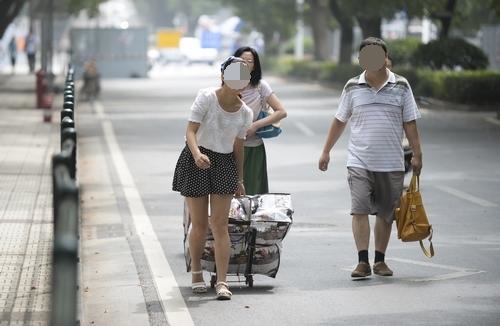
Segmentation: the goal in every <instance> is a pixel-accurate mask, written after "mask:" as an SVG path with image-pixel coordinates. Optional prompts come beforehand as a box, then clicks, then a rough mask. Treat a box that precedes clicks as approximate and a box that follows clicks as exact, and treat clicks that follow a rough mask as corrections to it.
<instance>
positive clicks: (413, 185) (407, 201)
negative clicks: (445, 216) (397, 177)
mask: <svg viewBox="0 0 500 326" xmlns="http://www.w3.org/2000/svg"><path fill="white" fill-rule="evenodd" d="M419 186H420V180H419V177H418V176H417V175H415V174H414V175H413V176H412V178H411V181H410V185H409V187H408V189H407V190H406V192H405V193H404V194H403V195H402V196H401V199H400V202H399V207H398V208H396V210H395V215H396V225H397V227H398V238H399V239H401V240H402V241H403V242H410V241H419V242H420V247H421V248H422V251H423V252H424V254H425V255H426V256H427V257H429V258H431V257H433V256H434V246H433V245H432V225H431V224H429V220H428V218H427V214H426V213H425V209H424V204H423V202H422V196H420V190H419ZM426 238H428V240H429V243H430V247H429V250H427V249H426V248H425V247H424V244H423V242H422V240H424V239H426Z"/></svg>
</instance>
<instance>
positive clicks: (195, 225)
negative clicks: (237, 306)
mask: <svg viewBox="0 0 500 326" xmlns="http://www.w3.org/2000/svg"><path fill="white" fill-rule="evenodd" d="M186 203H187V205H188V208H189V214H190V216H191V225H192V227H191V232H190V233H189V253H190V255H191V271H195V272H196V271H200V270H201V261H200V260H201V256H202V254H203V250H204V248H205V240H206V238H207V230H208V229H207V228H208V196H204V197H186ZM192 281H193V282H201V281H203V275H202V274H193V275H192Z"/></svg>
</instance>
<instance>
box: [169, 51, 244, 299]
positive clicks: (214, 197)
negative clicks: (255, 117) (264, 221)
mask: <svg viewBox="0 0 500 326" xmlns="http://www.w3.org/2000/svg"><path fill="white" fill-rule="evenodd" d="M221 72H222V86H221V87H218V88H207V89H202V90H200V91H199V93H198V96H197V97H196V99H195V101H194V103H193V105H192V107H191V115H190V117H189V122H188V126H187V130H186V143H187V144H186V146H185V147H184V150H183V151H182V153H181V154H180V157H179V159H178V161H177V165H176V167H175V173H174V178H173V186H172V189H173V190H174V191H179V192H180V193H181V195H183V196H184V197H185V200H186V203H187V205H188V209H189V214H190V217H191V223H192V229H191V232H190V234H189V251H190V255H191V271H192V291H193V292H194V293H204V292H207V286H206V284H205V282H204V280H203V273H202V267H201V257H202V254H203V251H204V247H205V240H206V236H207V228H208V224H209V216H208V214H209V209H208V207H209V204H210V229H211V231H212V234H213V236H214V240H215V265H216V270H217V284H216V294H217V299H219V300H229V299H231V295H232V293H231V292H230V291H229V286H228V284H227V282H226V274H227V269H228V264H229V254H230V245H231V242H230V239H229V232H228V219H229V208H230V205H231V199H232V198H233V195H235V194H236V195H245V187H244V184H243V160H244V141H245V137H246V131H247V129H248V127H250V124H251V123H252V110H251V109H250V108H249V107H248V106H247V105H246V104H245V103H244V102H243V101H242V100H241V99H240V97H239V94H240V92H241V90H242V89H243V88H244V87H245V86H246V85H247V84H248V82H249V81H250V70H249V69H248V67H247V66H246V63H245V61H244V60H243V59H240V58H236V57H233V56H231V57H229V58H228V59H226V60H225V61H224V62H223V63H222V65H221Z"/></svg>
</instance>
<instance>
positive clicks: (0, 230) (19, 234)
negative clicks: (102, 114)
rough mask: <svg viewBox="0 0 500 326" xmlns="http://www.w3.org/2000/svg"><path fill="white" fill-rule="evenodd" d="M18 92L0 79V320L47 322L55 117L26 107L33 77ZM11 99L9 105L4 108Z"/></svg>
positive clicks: (56, 144) (56, 141)
mask: <svg viewBox="0 0 500 326" xmlns="http://www.w3.org/2000/svg"><path fill="white" fill-rule="evenodd" d="M15 81H16V82H17V83H14V84H15V85H16V87H19V88H18V90H19V91H18V94H14V95H12V94H11V95H10V96H8V97H7V96H4V95H5V94H3V93H2V89H3V90H5V83H4V84H1V83H0V93H2V94H1V96H2V103H0V324H1V325H4V324H5V325H48V320H49V316H50V294H51V290H50V281H51V259H52V239H53V238H52V236H53V224H52V187H51V182H52V181H51V180H52V179H51V171H50V161H51V156H52V154H54V153H56V152H58V151H59V136H58V135H59V134H58V125H57V124H56V123H44V122H43V119H42V112H41V111H40V110H37V109H33V108H29V107H28V108H26V105H27V104H26V103H27V101H26V98H30V96H31V95H32V94H30V93H29V90H27V91H26V93H27V94H28V95H27V96H25V95H22V94H23V91H22V90H23V83H24V84H25V89H26V88H27V87H29V86H30V84H28V83H30V82H31V80H30V79H28V78H25V79H19V78H18V79H16V80H15ZM9 103H10V104H12V106H13V107H16V106H18V107H16V109H12V108H5V106H6V105H9Z"/></svg>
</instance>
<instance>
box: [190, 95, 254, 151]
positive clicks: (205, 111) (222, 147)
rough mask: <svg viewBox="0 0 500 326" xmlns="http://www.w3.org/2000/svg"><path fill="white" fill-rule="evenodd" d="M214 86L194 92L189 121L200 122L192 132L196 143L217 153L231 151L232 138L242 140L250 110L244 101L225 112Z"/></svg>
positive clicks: (250, 120)
mask: <svg viewBox="0 0 500 326" xmlns="http://www.w3.org/2000/svg"><path fill="white" fill-rule="evenodd" d="M216 89H217V88H214V87H211V88H205V89H201V90H200V91H199V92H198V96H196V99H195V100H194V103H193V105H192V106H191V114H190V116H189V121H192V122H196V123H199V124H200V127H199V128H198V132H197V133H196V139H197V142H198V146H202V147H204V148H206V149H209V150H211V151H214V152H217V153H225V154H227V153H232V152H233V144H234V140H235V138H236V137H238V138H240V139H245V137H246V133H247V129H248V128H249V127H250V125H251V124H252V120H253V113H252V110H251V109H250V108H249V107H248V106H247V105H246V104H242V106H241V108H240V109H239V110H238V111H236V112H227V111H225V110H224V109H223V108H222V107H221V105H220V103H219V100H218V98H217V95H216V94H215V90H216Z"/></svg>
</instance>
